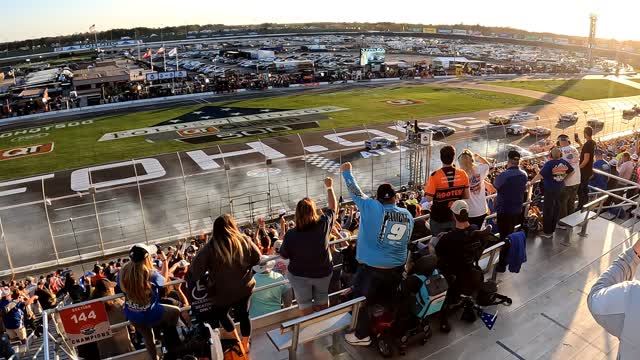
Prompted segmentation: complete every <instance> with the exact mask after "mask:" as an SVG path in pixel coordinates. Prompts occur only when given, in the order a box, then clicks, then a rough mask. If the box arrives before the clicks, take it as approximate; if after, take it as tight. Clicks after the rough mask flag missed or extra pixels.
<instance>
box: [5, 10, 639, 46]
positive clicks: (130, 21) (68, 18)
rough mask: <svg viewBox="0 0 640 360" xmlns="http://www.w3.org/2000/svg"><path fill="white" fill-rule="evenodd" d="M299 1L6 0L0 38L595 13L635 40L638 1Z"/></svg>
mask: <svg viewBox="0 0 640 360" xmlns="http://www.w3.org/2000/svg"><path fill="white" fill-rule="evenodd" d="M303 4H304V2H302V1H299V0H296V1H294V0H271V1H264V0H240V1H211V0H184V1H175V0H172V1H169V0H156V1H153V2H149V1H131V0H109V1H90V0H64V1H48V0H47V1H45V0H20V1H14V0H12V1H11V5H10V6H8V7H7V6H5V7H4V14H3V19H2V21H1V22H0V42H6V41H13V40H23V39H29V38H37V37H42V36H59V35H68V34H72V33H75V32H86V31H87V30H88V28H89V26H91V25H92V24H96V28H97V30H98V31H100V30H108V29H111V28H131V27H135V26H147V27H160V26H177V25H185V24H219V23H222V24H227V25H238V24H259V23H264V22H272V23H274V22H275V23H296V22H319V21H330V22H341V21H346V22H382V21H388V22H407V23H423V24H451V25H453V24H459V23H463V24H480V25H486V26H508V27H513V28H518V29H523V30H529V31H538V32H553V33H557V34H566V35H578V36H587V35H588V31H589V14H590V13H596V14H598V17H599V20H598V31H597V32H598V37H599V38H615V39H618V40H640V30H638V28H637V27H636V26H635V24H636V21H637V16H638V14H640V1H628V0H627V1H621V0H609V1H603V0H597V1H596V0H562V1H557V0H554V1H552V0H537V1H526V2H525V1H506V0H485V1H468V0H458V1H456V2H455V4H456V6H455V7H454V6H443V5H442V4H440V3H437V2H430V1H424V0H420V1H417V0H404V1H401V2H389V1H384V2H383V1H380V2H377V1H368V2H362V1H351V2H348V1H338V0H325V1H322V2H312V3H310V5H309V6H303ZM452 4H453V3H452Z"/></svg>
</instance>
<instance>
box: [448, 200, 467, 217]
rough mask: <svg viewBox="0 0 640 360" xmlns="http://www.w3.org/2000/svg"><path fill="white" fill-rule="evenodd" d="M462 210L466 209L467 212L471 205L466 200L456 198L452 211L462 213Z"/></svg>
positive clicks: (457, 213)
mask: <svg viewBox="0 0 640 360" xmlns="http://www.w3.org/2000/svg"><path fill="white" fill-rule="evenodd" d="M462 210H466V211H467V213H468V212H469V205H468V204H467V202H466V201H464V200H456V201H454V202H453V204H452V205H451V211H452V212H453V213H454V214H456V215H460V213H461V212H462Z"/></svg>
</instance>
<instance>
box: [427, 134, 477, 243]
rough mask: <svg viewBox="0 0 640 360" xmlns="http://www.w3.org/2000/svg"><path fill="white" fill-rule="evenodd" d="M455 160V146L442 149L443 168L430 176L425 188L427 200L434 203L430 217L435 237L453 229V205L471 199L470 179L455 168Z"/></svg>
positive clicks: (432, 232)
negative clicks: (458, 201) (455, 202)
mask: <svg viewBox="0 0 640 360" xmlns="http://www.w3.org/2000/svg"><path fill="white" fill-rule="evenodd" d="M455 158H456V149H454V148H453V146H451V145H446V146H444V147H443V148H442V149H440V161H442V168H440V169H438V170H436V171H434V172H433V173H432V174H431V176H429V180H428V181H427V186H426V187H425V195H426V198H427V200H428V201H430V202H433V204H432V205H431V215H430V217H429V225H430V228H431V234H432V235H433V236H436V235H438V234H439V233H441V232H446V231H449V230H451V229H453V226H454V223H453V221H452V220H451V209H450V207H451V204H453V202H454V201H456V200H461V199H468V198H469V177H468V176H467V173H466V172H464V171H463V170H459V169H456V168H455V167H454V166H453V161H454V159H455Z"/></svg>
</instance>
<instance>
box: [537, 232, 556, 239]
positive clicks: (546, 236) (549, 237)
mask: <svg viewBox="0 0 640 360" xmlns="http://www.w3.org/2000/svg"><path fill="white" fill-rule="evenodd" d="M540 237H543V238H545V239H551V238H552V237H553V233H551V234H547V233H542V234H540Z"/></svg>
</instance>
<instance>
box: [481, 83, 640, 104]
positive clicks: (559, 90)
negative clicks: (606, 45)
mask: <svg viewBox="0 0 640 360" xmlns="http://www.w3.org/2000/svg"><path fill="white" fill-rule="evenodd" d="M487 84H491V85H497V86H506V87H511V88H516V89H525V90H535V91H540V92H544V93H549V94H555V95H560V96H566V97H570V98H574V99H578V100H595V99H608V98H617V97H627V96H635V95H640V89H636V88H633V87H631V86H627V85H624V84H620V83H618V82H615V81H610V80H605V79H584V80H583V79H572V80H529V81H492V82H487Z"/></svg>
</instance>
